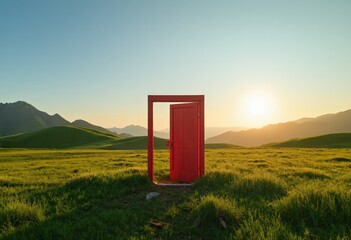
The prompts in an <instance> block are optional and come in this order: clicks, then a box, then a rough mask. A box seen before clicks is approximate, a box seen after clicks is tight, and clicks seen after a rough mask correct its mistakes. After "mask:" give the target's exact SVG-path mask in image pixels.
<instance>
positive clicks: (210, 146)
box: [205, 143, 240, 149]
mask: <svg viewBox="0 0 351 240" xmlns="http://www.w3.org/2000/svg"><path fill="white" fill-rule="evenodd" d="M205 148H206V149H231V148H240V146H237V145H233V144H229V143H207V144H205Z"/></svg>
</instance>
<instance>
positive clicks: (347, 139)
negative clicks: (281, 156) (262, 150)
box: [265, 133, 351, 148]
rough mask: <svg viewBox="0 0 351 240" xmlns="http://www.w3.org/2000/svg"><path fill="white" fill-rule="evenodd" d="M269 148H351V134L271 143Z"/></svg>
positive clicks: (335, 134)
mask: <svg viewBox="0 0 351 240" xmlns="http://www.w3.org/2000/svg"><path fill="white" fill-rule="evenodd" d="M265 146H267V147H298V148H351V133H334V134H326V135H321V136H316V137H310V138H302V139H291V140H289V141H285V142H280V143H271V144H267V145H265Z"/></svg>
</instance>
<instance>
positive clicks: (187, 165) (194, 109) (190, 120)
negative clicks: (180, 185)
mask: <svg viewBox="0 0 351 240" xmlns="http://www.w3.org/2000/svg"><path fill="white" fill-rule="evenodd" d="M170 114H171V116H170V123H171V126H170V141H171V144H170V146H171V149H170V150H171V157H170V158H171V161H170V165H171V166H170V178H171V180H173V181H179V182H192V181H194V180H196V179H197V178H198V177H199V116H198V115H199V114H198V104H197V103H188V104H172V105H170Z"/></svg>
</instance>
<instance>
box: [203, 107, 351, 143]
mask: <svg viewBox="0 0 351 240" xmlns="http://www.w3.org/2000/svg"><path fill="white" fill-rule="evenodd" d="M350 132H351V110H347V111H344V112H339V113H335V114H326V115H322V116H319V117H316V118H302V119H299V120H296V121H291V122H286V123H278V124H271V125H268V126H265V127H263V128H260V129H249V130H244V131H238V132H233V131H229V132H226V133H223V134H221V135H218V136H215V137H212V138H209V139H207V141H206V143H228V144H234V145H239V146H260V145H263V144H268V143H272V142H282V141H287V140H289V139H293V138H306V137H313V136H318V135H324V134H330V133H350Z"/></svg>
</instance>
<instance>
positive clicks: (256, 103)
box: [247, 96, 269, 117]
mask: <svg viewBox="0 0 351 240" xmlns="http://www.w3.org/2000/svg"><path fill="white" fill-rule="evenodd" d="M268 105H269V104H268V101H267V100H266V99H264V98H262V97H261V96H254V97H252V98H251V99H249V102H248V106H247V107H248V111H249V113H250V114H251V115H253V116H257V117H258V116H263V115H266V114H267V112H268V108H269V106H268Z"/></svg>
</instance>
